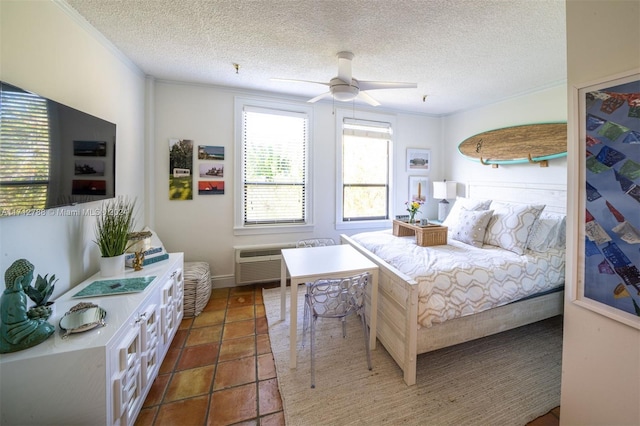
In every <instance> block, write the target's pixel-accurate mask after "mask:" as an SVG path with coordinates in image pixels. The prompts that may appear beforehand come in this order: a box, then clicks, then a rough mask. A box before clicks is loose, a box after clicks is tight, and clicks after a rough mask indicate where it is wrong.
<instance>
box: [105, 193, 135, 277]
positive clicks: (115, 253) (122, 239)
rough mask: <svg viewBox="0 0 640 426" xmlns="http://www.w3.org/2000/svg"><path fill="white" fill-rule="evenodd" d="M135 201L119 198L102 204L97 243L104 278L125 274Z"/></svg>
mask: <svg viewBox="0 0 640 426" xmlns="http://www.w3.org/2000/svg"><path fill="white" fill-rule="evenodd" d="M135 204H136V203H135V200H129V199H128V198H124V197H117V198H114V199H111V200H108V201H105V202H103V203H102V209H101V210H100V212H99V214H98V218H97V221H96V240H95V243H96V244H97V245H98V247H99V248H100V254H101V256H102V257H101V258H100V272H101V273H102V276H105V277H108V276H114V275H119V274H120V275H121V274H123V273H124V253H125V251H126V250H127V244H128V241H129V233H130V232H131V231H132V230H133V225H134V217H133V210H134V207H135Z"/></svg>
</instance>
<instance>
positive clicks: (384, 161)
mask: <svg viewBox="0 0 640 426" xmlns="http://www.w3.org/2000/svg"><path fill="white" fill-rule="evenodd" d="M391 134H392V128H391V124H390V123H384V122H377V121H368V120H355V119H351V118H344V120H343V125H342V220H343V221H345V222H349V221H366V220H384V219H388V218H389V151H390V147H391Z"/></svg>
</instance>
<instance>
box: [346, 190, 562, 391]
mask: <svg viewBox="0 0 640 426" xmlns="http://www.w3.org/2000/svg"><path fill="white" fill-rule="evenodd" d="M565 209H566V189H565V186H564V185H555V184H544V185H541V184H502V183H482V184H470V185H468V186H467V190H466V196H465V197H458V200H456V202H455V204H454V206H453V208H452V210H451V212H450V214H449V216H448V217H447V220H446V221H445V223H443V224H444V225H449V235H448V241H447V245H441V246H433V247H419V246H417V245H416V244H415V239H414V238H413V237H396V236H393V235H392V232H391V230H386V231H377V232H363V233H359V234H356V235H352V236H347V235H345V234H343V235H341V242H342V243H343V244H350V245H351V246H353V247H354V248H356V249H357V250H358V251H360V252H361V253H363V254H364V255H365V256H367V257H368V258H369V259H371V260H372V261H374V262H375V263H376V264H377V265H378V267H379V283H378V324H377V337H378V340H379V341H380V343H382V345H384V347H385V349H386V350H387V351H388V352H389V353H390V354H391V356H392V357H393V358H394V360H395V361H396V363H397V364H398V366H399V367H400V368H401V369H402V371H403V376H404V381H405V383H406V384H407V385H413V384H415V382H416V361H417V356H418V355H419V354H421V353H426V352H430V351H433V350H436V349H440V348H444V347H447V346H452V345H455V344H458V343H462V342H466V341H469V340H473V339H477V338H480V337H484V336H488V335H491V334H495V333H499V332H502V331H506V330H509V329H512V328H516V327H520V326H523V325H526V324H530V323H533V322H536V321H540V320H543V319H546V318H550V317H552V316H556V315H559V314H561V313H562V312H563V299H564V233H565V229H564V226H565V218H564V214H565V211H566V210H565ZM463 219H464V220H463ZM514 220H515V222H514ZM470 222H472V223H473V226H471V227H466V229H465V226H461V225H460V223H470ZM483 226H485V228H484V230H485V232H484V233H482V232H480V234H482V235H478V232H476V231H477V230H478V229H481V228H482V227H483ZM447 265H448V266H447ZM438 268H440V269H438ZM485 296H488V297H485Z"/></svg>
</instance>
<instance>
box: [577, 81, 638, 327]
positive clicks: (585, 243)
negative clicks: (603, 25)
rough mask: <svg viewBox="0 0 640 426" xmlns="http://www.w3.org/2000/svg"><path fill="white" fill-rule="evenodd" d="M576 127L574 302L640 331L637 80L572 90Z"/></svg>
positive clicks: (594, 84)
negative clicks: (575, 110)
mask: <svg viewBox="0 0 640 426" xmlns="http://www.w3.org/2000/svg"><path fill="white" fill-rule="evenodd" d="M574 104H575V105H577V114H578V116H577V117H576V118H577V120H576V122H577V123H579V124H578V126H579V128H578V129H577V131H576V132H575V135H577V137H578V145H576V146H577V147H578V149H577V151H576V152H577V154H576V157H577V158H576V160H575V161H576V163H574V164H576V165H577V167H578V178H577V184H576V185H574V186H579V188H573V189H574V190H576V191H577V193H578V215H577V217H578V226H577V231H578V232H577V238H578V241H577V242H576V243H577V244H576V247H577V251H578V256H577V258H578V265H577V270H576V272H577V285H576V288H575V294H573V295H572V299H573V303H576V304H578V305H580V306H583V307H585V308H588V309H591V310H593V311H595V312H598V313H599V314H602V315H605V316H607V317H610V318H612V319H615V320H617V321H620V322H622V323H625V324H627V325H629V326H631V327H635V328H636V329H640V250H639V248H640V73H638V72H635V73H627V74H624V75H619V76H617V77H615V78H608V79H605V80H602V81H599V82H595V83H592V84H589V85H585V86H582V87H576V88H574Z"/></svg>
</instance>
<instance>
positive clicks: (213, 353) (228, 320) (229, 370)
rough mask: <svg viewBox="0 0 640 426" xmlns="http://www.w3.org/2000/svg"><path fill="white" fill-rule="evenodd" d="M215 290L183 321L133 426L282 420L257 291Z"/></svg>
mask: <svg viewBox="0 0 640 426" xmlns="http://www.w3.org/2000/svg"><path fill="white" fill-rule="evenodd" d="M277 285H278V284H277V283H276V284H266V285H255V286H245V287H240V288H223V289H214V290H213V291H212V293H211V298H210V299H209V303H208V304H207V306H206V307H205V309H204V310H203V311H202V313H201V314H200V315H198V316H197V317H195V318H185V319H184V320H183V321H182V323H181V324H180V329H179V330H178V332H177V334H176V336H175V338H174V340H173V342H172V344H171V347H170V348H169V351H168V352H167V355H166V357H165V359H164V362H163V363H162V366H161V367H160V373H159V375H158V377H157V378H156V380H155V382H154V383H153V386H152V388H151V390H150V391H149V395H148V396H147V399H146V400H145V402H144V405H143V407H142V410H141V411H140V414H139V415H138V418H137V420H136V425H155V426H159V425H181V426H183V425H184V426H188V425H231V424H242V425H284V413H283V411H282V399H281V398H280V392H279V391H278V383H277V382H276V368H275V364H274V361H273V355H272V354H271V345H270V343H269V334H268V327H267V318H266V316H265V311H264V304H263V302H262V288H263V287H273V286H277Z"/></svg>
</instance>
